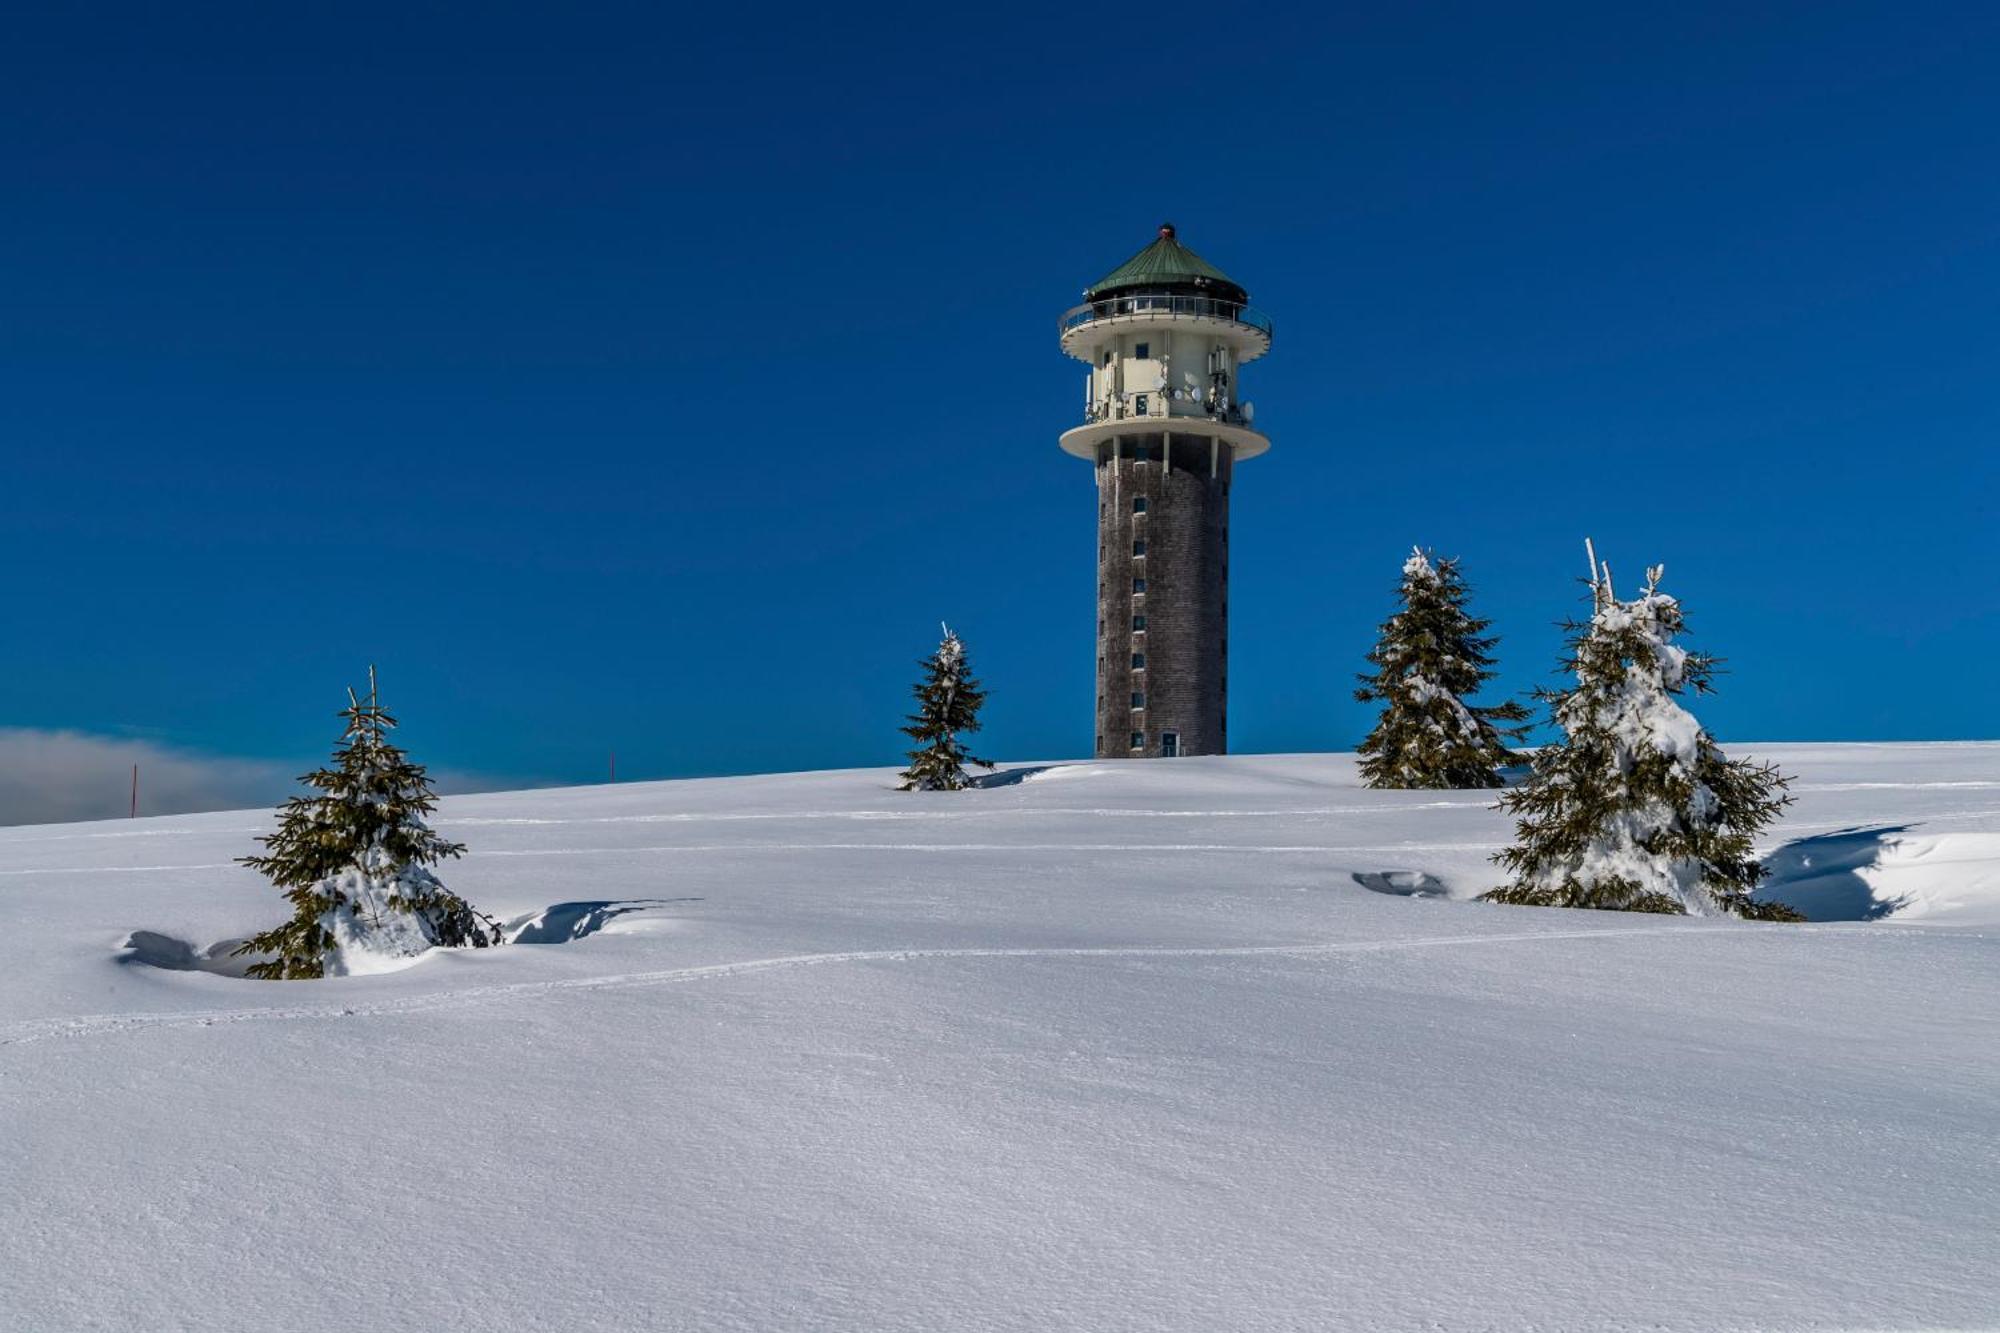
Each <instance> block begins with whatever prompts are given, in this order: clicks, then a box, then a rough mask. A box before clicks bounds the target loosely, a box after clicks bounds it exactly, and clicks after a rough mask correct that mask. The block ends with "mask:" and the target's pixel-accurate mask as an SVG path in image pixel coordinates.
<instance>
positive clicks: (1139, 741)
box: [1132, 731, 1146, 750]
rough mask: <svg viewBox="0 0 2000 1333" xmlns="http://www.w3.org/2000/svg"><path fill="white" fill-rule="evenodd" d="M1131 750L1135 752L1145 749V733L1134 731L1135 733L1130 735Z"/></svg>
mask: <svg viewBox="0 0 2000 1333" xmlns="http://www.w3.org/2000/svg"><path fill="white" fill-rule="evenodd" d="M1132 748H1133V749H1135V750H1143V749H1145V748H1146V733H1145V732H1143V731H1135V732H1133V733H1132Z"/></svg>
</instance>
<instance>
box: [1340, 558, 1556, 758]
mask: <svg viewBox="0 0 2000 1333" xmlns="http://www.w3.org/2000/svg"><path fill="white" fill-rule="evenodd" d="M1469 593H1470V589H1468V588H1467V587H1466V586H1465V580H1464V579H1463V578H1462V577H1461V576H1460V574H1459V571H1458V561H1456V560H1440V561H1438V562H1436V563H1435V564H1433V563H1432V562H1431V558H1430V556H1429V555H1428V554H1427V553H1426V552H1425V551H1423V550H1422V549H1421V548H1417V549H1413V550H1412V551H1411V552H1410V558H1409V559H1408V560H1406V561H1404V562H1403V582H1402V586H1401V587H1400V588H1399V589H1398V596H1399V597H1400V598H1401V599H1402V607H1401V609H1400V610H1398V611H1397V612H1396V614H1395V615H1393V616H1390V617H1389V618H1388V619H1387V620H1385V621H1383V622H1382V630H1381V637H1380V639H1379V640H1378V641H1377V642H1376V644H1375V648H1374V650H1373V651H1372V652H1370V653H1369V654H1368V661H1369V662H1370V663H1371V664H1372V665H1373V666H1374V667H1375V671H1374V674H1372V675H1366V676H1362V677H1361V678H1360V679H1361V688H1360V689H1358V690H1356V691H1355V692H1354V697H1355V698H1356V699H1359V700H1360V701H1361V702H1362V703H1374V702H1377V701H1380V702H1381V703H1382V704H1383V709H1382V715H1381V717H1380V718H1379V719H1378V720H1377V721H1376V723H1375V729H1374V730H1373V731H1371V732H1369V733H1368V739H1367V740H1365V741H1363V742H1362V743H1361V750H1360V753H1361V756H1362V759H1361V776H1362V779H1363V781H1365V782H1366V783H1367V784H1368V785H1369V786H1371V787H1425V788H1446V787H1497V786H1499V785H1500V769H1501V768H1503V767H1505V766H1506V765H1508V764H1510V763H1513V762H1514V755H1513V754H1512V753H1511V752H1510V751H1509V750H1508V748H1507V742H1509V741H1518V740H1519V739H1520V738H1521V736H1522V734H1523V732H1524V731H1525V730H1526V728H1524V727H1522V726H1519V725H1515V724H1519V723H1521V722H1523V721H1525V720H1526V719H1527V716H1528V710H1527V709H1525V708H1523V707H1522V706H1521V705H1520V704H1518V703H1515V702H1513V701H1512V700H1509V701H1508V702H1506V703H1503V704H1495V705H1493V706H1491V707H1486V708H1481V707H1475V706H1473V705H1471V704H1468V703H1467V702H1466V700H1467V699H1468V698H1469V697H1470V696H1471V695H1472V694H1473V693H1475V692H1476V691H1477V690H1478V689H1479V687H1480V686H1481V685H1484V684H1485V683H1486V682H1487V681H1488V680H1491V679H1492V678H1493V676H1494V674H1495V673H1494V672H1493V671H1492V670H1491V667H1492V665H1493V657H1492V649H1493V645H1494V644H1495V643H1496V642H1498V640H1496V639H1494V638H1493V637H1491V636H1489V635H1488V634H1487V633H1486V628H1487V626H1488V625H1489V624H1491V623H1492V622H1490V621H1486V620H1480V619H1476V618H1474V617H1473V616H1472V615H1471V614H1469V613H1468V612H1467V611H1466V609H1465V601H1466V597H1467V596H1468V595H1469Z"/></svg>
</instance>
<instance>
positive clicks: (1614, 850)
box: [1485, 551, 1802, 921]
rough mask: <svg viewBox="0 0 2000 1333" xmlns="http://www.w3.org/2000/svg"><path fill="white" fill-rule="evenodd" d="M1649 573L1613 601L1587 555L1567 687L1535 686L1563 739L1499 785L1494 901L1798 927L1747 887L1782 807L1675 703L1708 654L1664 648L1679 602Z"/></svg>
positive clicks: (1702, 678) (1707, 688) (1698, 679)
mask: <svg viewBox="0 0 2000 1333" xmlns="http://www.w3.org/2000/svg"><path fill="white" fill-rule="evenodd" d="M1662 572H1663V569H1662V567H1661V566H1657V565H1656V566H1654V567H1653V568H1651V569H1648V570H1647V571H1646V587H1645V591H1644V592H1642V593H1641V594H1640V595H1639V596H1638V597H1637V598H1635V599H1633V600H1632V601H1629V602H1622V601H1619V600H1618V598H1617V596H1616V595H1615V594H1614V593H1613V591H1612V586H1611V570H1610V568H1609V567H1608V566H1601V565H1599V564H1598V562H1597V556H1596V553H1595V552H1594V551H1592V552H1591V556H1590V596H1591V617H1590V619H1589V620H1588V621H1582V622H1579V621H1572V622H1570V623H1569V624H1568V625H1567V626H1566V629H1567V630H1568V632H1569V636H1570V637H1569V656H1568V659H1567V661H1566V662H1565V663H1564V665H1565V667H1566V669H1567V670H1569V671H1572V672H1574V673H1575V676H1576V683H1575V684H1574V685H1572V686H1570V687H1569V688H1568V689H1565V690H1560V691H1553V690H1541V691H1537V696H1538V697H1539V698H1541V699H1543V700H1544V701H1546V702H1547V703H1548V704H1549V705H1550V708H1551V711H1552V714H1553V720H1554V722H1555V725H1556V726H1557V727H1559V728H1560V729H1561V730H1562V733H1563V737H1564V739H1563V741H1562V743H1561V744H1559V745H1550V746H1547V747H1544V748H1543V749H1541V750H1539V751H1537V752H1536V754H1535V757H1534V761H1533V766H1532V768H1531V770H1530V772H1529V776H1528V779H1527V781H1526V782H1525V783H1524V784H1523V785H1521V786H1520V787H1516V788H1514V789H1512V790H1510V791H1507V792H1504V793H1502V794H1501V797H1500V808H1501V809H1503V810H1506V811H1508V812H1509V813H1511V814H1513V815H1514V816H1515V820H1516V822H1515V841H1514V845H1513V846H1512V847H1509V848H1508V849H1507V850H1506V851H1504V852H1501V853H1500V854H1499V855H1497V856H1496V857H1495V858H1494V859H1495V860H1496V861H1498V862H1500V863H1501V864H1502V865H1504V866H1506V867H1507V869H1508V870H1509V871H1511V872H1512V874H1513V882H1512V883H1510V884H1508V885H1506V886H1505V887H1503V888H1499V889H1495V890H1493V891H1492V892H1490V893H1488V894H1486V895H1485V896H1486V898H1487V899H1488V900H1489V901H1493V902H1504V903H1523V904H1528V905H1532V906H1542V907H1595V908H1605V909H1611V910H1617V911H1628V912H1672V913H1681V912H1687V913H1694V914H1697V915H1715V914H1718V913H1726V914H1729V915H1734V916H1745V917H1754V918H1758V919H1763V920H1777V921H1796V920H1800V919H1802V918H1801V917H1800V916H1799V914H1798V913H1797V912H1795V911H1793V910H1792V909H1791V908H1789V907H1786V906H1784V905H1783V904H1781V903H1763V902H1756V901H1754V900H1753V898H1752V895H1753V893H1754V892H1755V891H1756V888H1757V886H1758V884H1759V883H1760V882H1761V881H1762V879H1763V877H1764V869H1763V867H1762V866H1761V865H1760V864H1758V862H1757V859H1756V857H1755V855H1754V854H1753V851H1752V843H1753V841H1754V839H1755V838H1756V835H1757V833H1758V831H1759V830H1761V829H1762V828H1764V827H1765V826H1766V825H1768V824H1769V823H1770V822H1771V821H1772V820H1774V819H1776V818H1777V816H1778V812H1779V811H1780V810H1782V809H1783V808H1784V807H1785V806H1786V805H1788V804H1790V803H1791V799H1792V798H1791V797H1790V796H1789V795H1787V794H1786V792H1785V785H1786V779H1785V778H1784V777H1783V776H1782V775H1781V774H1780V773H1779V772H1778V771H1777V770H1776V769H1775V768H1773V767H1771V766H1770V765H1755V764H1750V763H1748V762H1745V761H1742V760H1730V759H1726V758H1724V757H1723V754H1722V751H1721V749H1720V747H1718V746H1717V745H1716V743H1715V739H1714V738H1713V737H1712V736H1710V735H1709V734H1708V732H1706V731H1705V730H1703V729H1702V726H1701V724H1700V723H1698V722H1697V721H1695V719H1694V717H1693V715H1691V714H1690V713H1688V711H1687V710H1686V709H1684V708H1682V707H1681V706H1680V705H1679V704H1678V703H1677V702H1675V699H1676V697H1677V696H1679V695H1681V694H1684V693H1686V692H1688V691H1692V692H1694V693H1696V694H1707V693H1709V692H1711V689H1712V686H1711V684H1710V681H1711V678H1712V677H1713V675H1714V673H1715V668H1716V664H1717V661H1716V659H1715V658H1712V657H1708V656H1705V655H1703V654H1700V653H1691V652H1689V651H1687V650H1686V649H1684V648H1682V647H1680V646H1678V645H1677V644H1675V643H1674V639H1675V638H1676V637H1677V636H1679V635H1680V633H1681V632H1682V628H1683V622H1682V618H1681V608H1680V603H1679V602H1677V601H1675V600H1674V599H1673V598H1672V597H1669V596H1668V595H1667V594H1665V593H1663V592H1661V591H1660V590H1659V585H1660V576H1661V574H1662Z"/></svg>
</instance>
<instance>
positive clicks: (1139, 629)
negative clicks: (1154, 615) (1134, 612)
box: [1132, 616, 1146, 634]
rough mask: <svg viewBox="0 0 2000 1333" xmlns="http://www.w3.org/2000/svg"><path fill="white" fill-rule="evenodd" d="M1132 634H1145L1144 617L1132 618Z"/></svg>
mask: <svg viewBox="0 0 2000 1333" xmlns="http://www.w3.org/2000/svg"><path fill="white" fill-rule="evenodd" d="M1132 632H1133V633H1134V634H1144V633H1145V632H1146V617H1144V616H1133V617H1132Z"/></svg>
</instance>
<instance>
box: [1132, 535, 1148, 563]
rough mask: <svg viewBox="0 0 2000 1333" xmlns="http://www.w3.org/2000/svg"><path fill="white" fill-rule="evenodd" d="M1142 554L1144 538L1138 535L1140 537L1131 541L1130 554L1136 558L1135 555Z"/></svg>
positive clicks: (1144, 543) (1143, 551) (1144, 544)
mask: <svg viewBox="0 0 2000 1333" xmlns="http://www.w3.org/2000/svg"><path fill="white" fill-rule="evenodd" d="M1144 554H1146V539H1145V538H1144V537H1140V538H1137V539H1135V540H1134V541H1133V543H1132V555H1133V557H1134V558H1137V557H1139V556H1142V555H1144Z"/></svg>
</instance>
